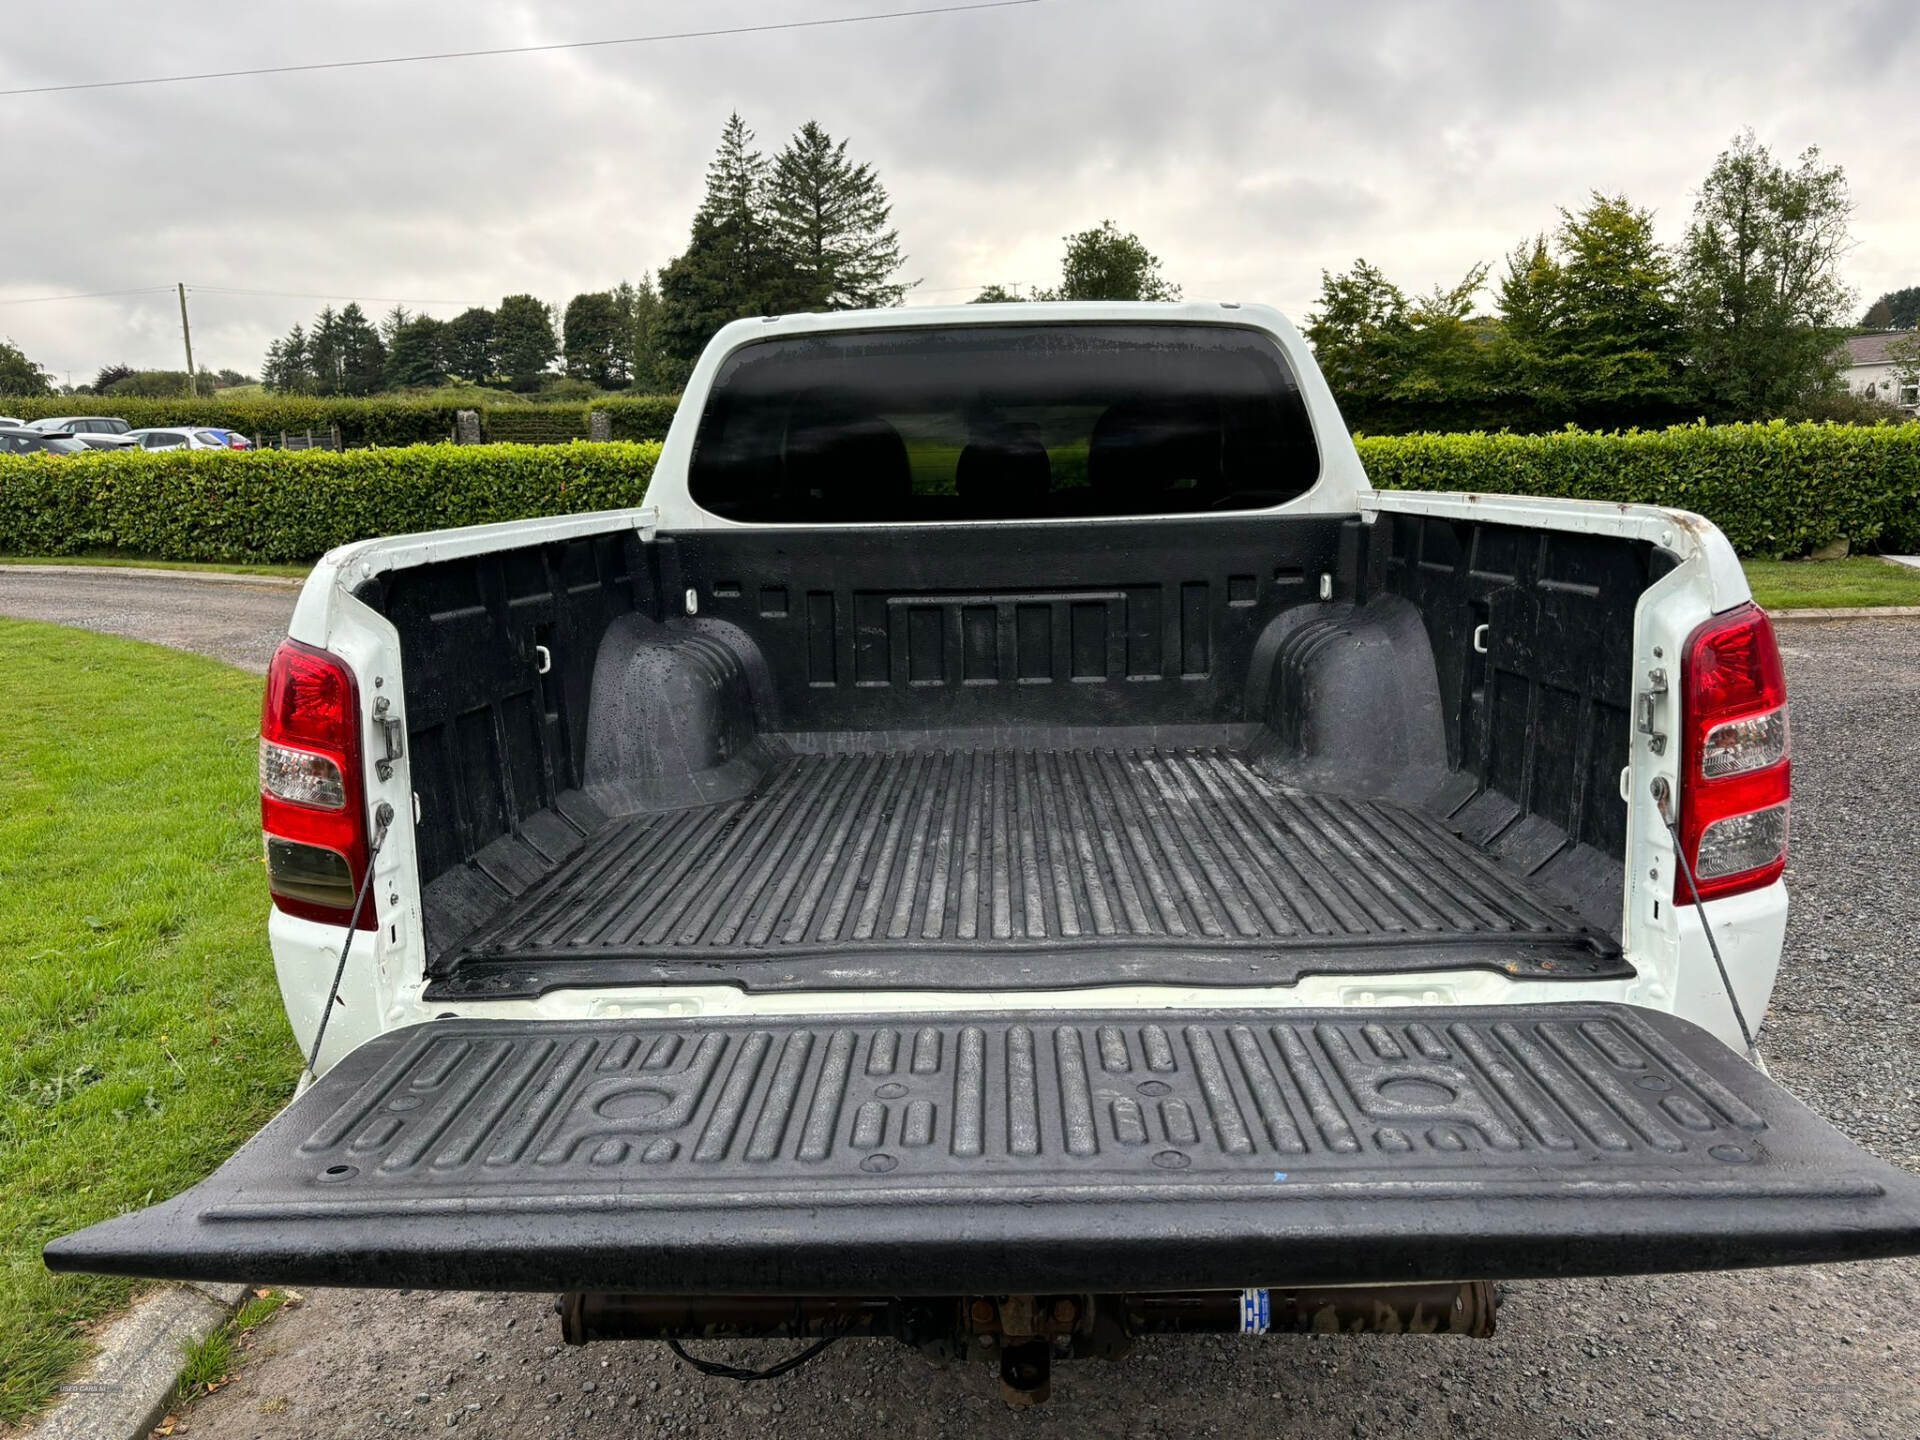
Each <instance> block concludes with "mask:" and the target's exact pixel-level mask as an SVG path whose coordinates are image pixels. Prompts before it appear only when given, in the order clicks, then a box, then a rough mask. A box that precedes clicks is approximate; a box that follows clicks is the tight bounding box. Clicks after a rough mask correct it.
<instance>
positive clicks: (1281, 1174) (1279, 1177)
mask: <svg viewBox="0 0 1920 1440" xmlns="http://www.w3.org/2000/svg"><path fill="white" fill-rule="evenodd" d="M1273 1178H1274V1181H1275V1183H1276V1184H1277V1183H1279V1182H1280V1181H1283V1180H1285V1179H1286V1178H1287V1172H1286V1171H1284V1170H1276V1171H1274V1172H1273Z"/></svg>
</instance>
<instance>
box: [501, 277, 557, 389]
mask: <svg viewBox="0 0 1920 1440" xmlns="http://www.w3.org/2000/svg"><path fill="white" fill-rule="evenodd" d="M493 343H494V354H495V356H496V357H497V358H498V361H499V365H500V372H501V373H502V374H503V375H505V376H506V377H507V382H508V383H509V384H510V385H512V386H513V388H514V389H516V390H534V389H537V388H539V385H540V376H541V375H542V374H543V373H544V372H545V370H546V368H547V367H548V366H549V365H551V364H552V363H553V362H554V359H555V357H557V356H558V355H559V353H560V342H559V340H558V339H556V338H555V336H554V333H553V311H552V309H551V308H549V307H548V305H547V304H546V302H545V301H543V300H536V299H535V298H534V297H533V296H531V295H509V296H507V297H506V298H505V299H504V300H502V301H501V302H500V308H499V309H498V310H497V311H495V312H494V318H493Z"/></svg>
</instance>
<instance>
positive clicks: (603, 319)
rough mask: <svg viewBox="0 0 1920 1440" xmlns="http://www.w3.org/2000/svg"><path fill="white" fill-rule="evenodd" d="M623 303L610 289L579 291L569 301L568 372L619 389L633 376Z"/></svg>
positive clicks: (573, 376)
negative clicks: (580, 292) (625, 334)
mask: <svg viewBox="0 0 1920 1440" xmlns="http://www.w3.org/2000/svg"><path fill="white" fill-rule="evenodd" d="M623 318H624V317H623V316H622V314H621V310H620V306H619V304H618V302H617V301H616V300H615V299H614V295H613V292H612V291H610V290H595V291H590V292H588V293H587V294H584V295H576V296H574V297H573V299H571V300H569V301H568V302H567V311H566V318H565V320H564V322H563V324H564V329H565V333H566V357H567V358H566V373H567V374H568V375H569V376H570V377H572V378H573V379H575V380H584V381H586V382H587V383H588V384H590V385H597V386H599V387H600V388H601V389H602V390H617V389H619V388H621V387H622V386H624V385H625V384H626V383H627V382H628V380H630V379H631V378H632V364H633V361H632V355H631V351H630V346H629V344H628V343H627V342H626V341H625V339H624V338H623V336H622V331H623V329H625V328H626V327H625V326H624V325H623V323H622V321H623Z"/></svg>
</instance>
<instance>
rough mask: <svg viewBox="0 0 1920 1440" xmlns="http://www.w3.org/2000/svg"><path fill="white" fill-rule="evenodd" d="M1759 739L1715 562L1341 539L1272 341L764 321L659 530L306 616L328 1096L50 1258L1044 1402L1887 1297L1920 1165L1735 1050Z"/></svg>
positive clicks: (281, 904) (1767, 780) (1498, 533)
mask: <svg viewBox="0 0 1920 1440" xmlns="http://www.w3.org/2000/svg"><path fill="white" fill-rule="evenodd" d="M1786 698H1787V697H1786V689H1785V682H1784V678H1783V671H1782V667H1781V661H1780V654H1779V651H1778V649H1777V647H1776V645H1775V643H1774V637H1773V632H1772V629H1771V626H1770V625H1769V622H1768V620H1767V617H1766V615H1765V614H1764V613H1763V612H1762V611H1761V610H1760V609H1759V608H1758V607H1756V606H1755V604H1754V603H1753V599H1752V596H1751V594H1750V593H1749V591H1748V588H1747V583H1746V579H1745V577H1744V575H1743V574H1742V571H1741V568H1740V564H1739V561H1738V560H1737V559H1736V558H1735V555H1734V552H1733V550H1732V548H1731V547H1730V546H1729V545H1728V543H1727V541H1726V539H1725V537H1724V536H1722V535H1721V533H1720V532H1719V531H1718V530H1717V529H1715V528H1714V526H1713V525H1712V524H1710V523H1709V522H1707V521H1706V520H1704V519H1702V518H1700V517H1699V516H1697V515H1692V514H1688V513H1685V512H1682V511H1678V510H1669V509H1661V508H1656V507H1653V506H1646V505H1620V504H1613V503H1599V502H1587V501H1577V500H1543V499H1537V498H1519V497H1503V496H1498V495H1478V494H1476V495H1440V494H1425V493H1415V492H1410V491H1381V490H1375V489H1373V488H1372V487H1371V485H1370V484H1369V483H1368V480H1367V476H1366V474H1365V472H1364V471H1363V469H1362V467H1361V463H1360V459H1359V456H1358V454H1357V453H1356V451H1355V448H1354V445H1353V442H1352V440H1351V438H1350V436H1349V432H1348V428H1347V426H1346V424H1345V423H1343V421H1342V419H1341V416H1340V414H1339V411H1338V409H1337V408H1336V406H1335V404H1334V401H1333V397H1332V395H1331V393H1330V391H1329V390H1328V388H1327V386H1326V383H1325V382H1324V381H1323V379H1322V378H1321V376H1320V373H1319V371H1318V370H1317V369H1316V367H1315V364H1314V360H1313V356H1312V353H1311V351H1310V350H1309V349H1308V348H1307V346H1306V345H1305V343H1304V342H1303V341H1302V339H1301V337H1300V335H1299V333H1298V332H1297V331H1296V330H1295V329H1294V328H1293V327H1292V326H1291V325H1289V324H1288V323H1287V322H1286V321H1285V320H1284V319H1282V318H1281V317H1280V316H1279V315H1278V314H1277V313H1275V312H1273V311H1271V310H1268V309H1266V308H1264V307H1258V306H1244V307H1241V306H1230V307H1217V306H1214V305H1209V304H1199V303H1187V304H1177V305H1142V304H1060V305H1003V306H994V305H982V306H963V307H956V308H953V309H943V310H913V309H897V310H884V311H874V312H865V313H842V314H835V315H792V316H785V317H778V318H772V319H766V320H759V319H756V320H751V321H742V322H738V323H736V324H732V325H729V326H727V327H726V328H725V329H723V330H722V331H721V332H720V333H719V334H718V336H716V337H715V339H714V340H713V342H712V343H711V345H710V346H709V347H708V349H707V351H706V354H705V355H704V356H703V357H702V359H701V360H700V362H699V364H698V366H697V367H696V368H695V370H694V372H693V377H692V380H691V382H690V383H689V384H688V386H687V389H686V394H685V397H684V400H683V403H682V404H681V406H680V409H679V412H678V414H677V415H676V417H675V419H674V421H673V425H672V428H671V431H670V433H669V434H668V436H667V439H666V442H665V446H664V448H663V450H662V452H661V454H660V457H659V461H658V464H657V466H656V468H655V470H654V474H653V478H652V482H651V485H650V487H649V489H648V492H647V496H646V504H645V505H644V506H642V507H640V508H637V509H629V510H616V511H608V512H603V513H600V514H576V515H568V516H562V517H555V518H547V519H535V520H525V521H519V522H512V523H506V524H495V525H485V526H480V527H476V528H473V529H466V530H452V531H446V532H442V533H439V534H433V535H425V536H395V537H390V538H386V539H375V540H368V541H363V542H359V543H356V544H352V545H348V546H344V547H342V548H341V549H338V550H336V551H334V552H333V553H332V554H331V555H329V556H327V557H326V558H325V559H323V560H322V561H321V562H320V564H319V565H318V566H317V567H316V568H315V569H314V571H313V572H312V574H311V576H310V577H309V579H308V580H307V582H306V588H305V590H304V591H303V593H302V594H301V597H300V600H299V603H298V605H297V607H296V608H295V610H294V613H293V620H292V625H291V633H290V635H289V637H288V639H287V640H286V642H285V643H284V644H283V645H281V646H280V648H279V650H278V652H277V653H276V654H275V655H274V657H273V660H272V662H271V667H270V670H269V674H268V678H267V682H266V700H265V707H264V714H263V718H262V722H261V757H260V777H261V786H262V790H261V807H262V816H263V821H264V830H265V835H266V840H265V856H266V873H267V877H268V883H269V887H270V889H271V892H272V896H273V909H272V913H271V917H270V919H269V922H268V931H269V935H270V937H271V940H272V947H273V952H274V959H275V967H276V972H277V975H278V977H279V980H280V984H281V991H282V997H283V999H284V1001H285V1004H286V1009H287V1014H288V1017H289V1020H290V1021H291V1024H292V1028H293V1032H294V1034H295V1035H296V1036H297V1037H298V1039H299V1043H300V1046H301V1050H302V1053H303V1054H304V1055H306V1056H307V1057H308V1065H309V1068H310V1069H311V1071H313V1072H314V1073H315V1074H316V1076H317V1079H316V1080H315V1081H314V1083H313V1084H312V1085H310V1086H309V1087H308V1088H306V1090H305V1092H304V1093H303V1094H301V1095H300V1096H299V1098H297V1099H295V1100H294V1101H293V1103H292V1105H291V1106H290V1107H289V1108H288V1109H287V1110H286V1111H284V1112H283V1113H282V1114H281V1115H280V1116H279V1117H277V1118H276V1119H275V1120H274V1121H273V1122H272V1123H271V1124H270V1125H269V1126H267V1127H266V1128H265V1129H264V1130H263V1131H262V1132H261V1133H260V1134H259V1135H257V1136H256V1137H255V1138H254V1139H252V1140H251V1141H249V1142H248V1143H247V1144H246V1145H245V1146H244V1147H242V1148H241V1150H240V1151H239V1152H238V1153H237V1154H236V1155H235V1156H234V1157H233V1158H232V1159H230V1160H229V1161H228V1162H227V1163H226V1164H225V1165H224V1166H222V1167H221V1169H220V1170H219V1171H218V1173H216V1174H215V1175H214V1176H213V1177H212V1178H210V1179H209V1180H207V1181H205V1182H204V1183H202V1184H201V1185H199V1186H196V1187H195V1188H194V1189H192V1190H189V1191H187V1192H185V1193H184V1194H181V1195H178V1196H175V1197H173V1198H171V1199H169V1200H166V1201H163V1202H162V1203H160V1204H159V1205H156V1206H154V1207H152V1208H150V1209H147V1210H144V1211H139V1212H135V1213H131V1214H126V1215H122V1216H119V1217H117V1218H114V1219H110V1220H107V1221H105V1222H103V1223H101V1224H99V1225H97V1226H94V1227H93V1228H91V1229H88V1230H85V1231H82V1232H79V1233H78V1234H75V1235H71V1236H68V1237H65V1238H63V1239H60V1240H56V1241H55V1242H53V1243H52V1244H50V1245H49V1246H48V1247H47V1248H46V1252H45V1254H46V1260H47V1263H48V1264H50V1265H51V1266H52V1267H53V1268H54V1269H56V1270H61V1271H105V1272H112V1273H119V1274H132V1275H142V1276H153V1277H177V1278H180V1279H189V1280H203V1281H204V1280H214V1281H244V1282H247V1283H250V1284H254V1285H262V1284H275V1285H279V1284H287V1285H377V1286H394V1287H414V1288H427V1289H434V1288H441V1289H472V1290H497V1289H526V1290H546V1291H559V1292H562V1297H561V1301H560V1304H559V1307H558V1309H559V1314H560V1317H561V1333H562V1336H563V1337H564V1338H565V1339H566V1340H567V1341H569V1342H573V1343H581V1342H585V1341H589V1340H610V1339H622V1338H624V1339H633V1338H646V1339H652V1340H675V1341H678V1340H684V1339H691V1338H695V1337H708V1336H766V1335H791V1336H810V1337H816V1338H818V1339H821V1340H825V1339H827V1338H830V1337H833V1336H837V1335H842V1334H856V1335H869V1336H876V1337H892V1338H894V1339H898V1340H902V1341H905V1342H907V1343H908V1344H909V1345H912V1346H914V1347H917V1348H918V1349H920V1350H922V1351H923V1352H925V1353H927V1354H929V1355H931V1356H935V1357H955V1356H965V1357H974V1358H978V1359H981V1360H990V1361H995V1362H997V1363H998V1364H999V1366H1000V1374H1001V1379H1002V1383H1003V1386H1004V1392H1003V1393H1004V1394H1005V1395H1006V1397H1007V1398H1008V1399H1009V1400H1010V1401H1013V1402H1015V1403H1032V1402H1034V1401H1036V1400H1038V1399H1041V1398H1044V1396H1045V1394H1046V1393H1047V1385H1048V1376H1049V1367H1050V1366H1051V1365H1052V1364H1053V1363H1054V1361H1055V1359H1056V1358H1057V1357H1062V1356H1093V1355H1098V1356H1117V1355H1120V1354H1123V1353H1124V1352H1125V1351H1126V1350H1127V1348H1128V1347H1129V1345H1131V1344H1133V1343H1134V1342H1135V1341H1136V1340H1137V1339H1139V1338H1140V1337H1143V1336H1151V1335H1154V1334H1157V1333H1162V1332H1174V1331H1185V1332H1192V1331H1204V1330H1225V1331H1234V1332H1259V1331H1268V1330H1292V1329H1321V1330H1328V1331H1343V1330H1367V1329H1375V1330H1388V1331H1439V1332H1442V1333H1453V1334H1458V1335H1476V1334H1485V1333H1487V1332H1488V1331H1489V1330H1490V1328H1491V1321H1492V1305H1493V1292H1492V1289H1491V1286H1490V1284H1489V1283H1488V1282H1490V1281H1495V1280H1501V1279H1507V1278H1516V1277H1528V1276H1576V1275H1615V1274H1629V1273H1646V1272H1658V1271H1674V1270H1689V1269H1718V1268H1724V1267H1730V1266H1747V1265H1770V1264H1788V1263H1792V1264H1799V1263H1807V1262H1815V1261H1835V1260H1858V1259H1864V1258H1868V1257H1874V1256H1887V1255H1911V1254H1915V1253H1920V1175H1913V1174H1909V1173H1907V1172H1905V1171H1903V1170H1900V1169H1898V1168H1896V1167H1894V1166H1892V1165H1889V1164H1887V1163H1885V1162H1883V1161H1881V1160H1878V1159H1876V1158H1874V1157H1872V1156H1870V1155H1868V1154H1867V1153H1866V1152H1864V1151H1862V1150H1861V1149H1859V1148H1858V1147H1857V1146H1855V1145H1854V1144H1853V1143H1852V1142H1851V1141H1849V1140H1847V1139H1846V1138H1845V1137H1843V1136H1842V1135H1841V1134H1840V1133H1839V1132H1838V1131H1837V1130H1835V1129H1834V1128H1833V1127H1832V1126H1830V1125H1828V1124H1827V1123H1826V1122H1824V1121H1823V1120H1821V1119H1819V1118H1818V1117H1817V1116H1815V1115H1814V1114H1813V1113H1812V1112H1811V1111H1810V1110H1808V1109H1807V1108H1806V1107H1805V1106H1803V1105H1802V1104H1800V1102H1799V1101H1797V1100H1795V1099H1794V1098H1793V1097H1792V1096H1791V1095H1790V1094H1789V1093H1788V1092H1787V1091H1786V1089H1785V1088H1783V1087H1782V1086H1781V1085H1780V1084H1779V1083H1778V1082H1776V1081H1774V1080H1772V1079H1770V1078H1769V1077H1768V1075H1767V1074H1766V1072H1765V1070H1764V1068H1763V1067H1762V1066H1761V1064H1760V1063H1759V1053H1758V1051H1757V1050H1756V1049H1755V1048H1754V1044H1753V1036H1754V1034H1755V1032H1756V1029H1757V1027H1758V1025H1759V1022H1760V1019H1761V1017H1762V1015H1763V1014H1764V1012H1765V1010H1766V1006H1767V1000H1768V996H1769V993H1770V992H1771V990H1772V987H1773V983H1774V976H1775V971H1776V969H1777V967H1778V965H1779V962H1780V955H1781V947H1782V938H1783V934H1784V931H1785V927H1786V923H1787V894H1786V889H1785V885H1784V882H1783V880H1782V878H1781V877H1782V873H1783V870H1784V867H1785V864H1786V852H1787V815H1788V809H1789V804H1790V794H1791V766H1790V760H1789V754H1788V727H1787V709H1786ZM1886 878H1887V881H1888V883H1892V881H1893V878H1894V877H1891V876H1889V877H1886ZM1836 1283H1844V1282H1836Z"/></svg>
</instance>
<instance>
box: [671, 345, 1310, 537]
mask: <svg viewBox="0 0 1920 1440" xmlns="http://www.w3.org/2000/svg"><path fill="white" fill-rule="evenodd" d="M1319 469H1320V460H1319V452H1318V450H1317V449H1316V448H1315V446H1314V443H1313V433H1312V429H1311V427H1310V426H1309V424H1308V421H1307V413H1306V406H1305V405H1304V403H1303V402H1302V401H1301V398H1300V393H1299V389H1298V387H1297V386H1296V385H1295V383H1294V379H1293V375H1292V373H1291V372H1290V371H1289V370H1288V368H1287V363H1286V360H1285V358H1284V357H1283V356H1282V355H1281V353H1280V350H1279V348H1278V347H1277V346H1276V345H1275V344H1274V343H1273V341H1272V340H1271V339H1270V338H1268V337H1267V336H1265V335H1262V334H1260V333H1259V332H1257V331H1253V330H1242V329H1235V328H1230V327H1226V326H1213V325H1098V324H1086V325H1045V326H953V327H948V328H942V329H926V330H876V331H861V332H853V333H848V334H841V335H814V336H800V337H795V338H792V339H779V340H767V341H762V342H759V343H757V344H753V345H749V346H746V347H744V348H743V349H741V350H739V351H736V352H735V353H734V354H733V355H732V356H731V357H730V358H729V359H728V360H727V362H726V364H725V365H723V366H722V367H721V370H720V373H719V375H718V376H717V377H716V378H715V381H714V387H713V391H712V394H711V395H710V396H709V398H708V401H707V408H706V412H705V414H704V415H702V417H701V421H700V430H699V434H698V436H697V438H696V440H695V444H694V454H693V464H692V468H691V474H690V476H689V487H690V489H691V491H692V495H693V498H694V500H695V502H697V503H698V504H699V505H701V506H703V507H704V508H705V509H707V510H710V511H712V512H713V513H714V514H717V515H722V516H725V517H727V518H728V519H733V520H744V521H758V522H769V521H786V522H815V523H843V522H848V521H906V520H943V519H955V520H1011V519H1037V518H1045V517H1053V516H1102V515H1153V514H1185V513H1192V512H1198V511H1210V510H1252V509H1259V508H1264V507H1266V506H1271V505H1278V504H1281V503H1282V502H1284V501H1287V500H1291V499H1293V498H1294V497H1295V496H1297V495H1300V494H1303V493H1304V492H1305V491H1307V490H1308V489H1309V488H1311V487H1312V485H1313V482H1314V481H1315V479H1316V478H1318V475H1319Z"/></svg>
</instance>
